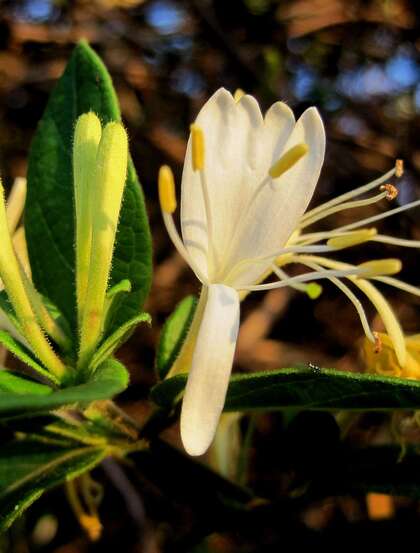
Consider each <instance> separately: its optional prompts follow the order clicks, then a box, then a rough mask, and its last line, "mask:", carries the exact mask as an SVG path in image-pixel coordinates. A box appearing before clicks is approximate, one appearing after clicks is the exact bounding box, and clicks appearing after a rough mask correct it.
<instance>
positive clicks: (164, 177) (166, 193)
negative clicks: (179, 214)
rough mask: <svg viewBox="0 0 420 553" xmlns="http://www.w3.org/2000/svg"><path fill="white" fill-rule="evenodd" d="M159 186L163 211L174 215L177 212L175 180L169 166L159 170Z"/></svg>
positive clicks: (163, 166)
mask: <svg viewBox="0 0 420 553" xmlns="http://www.w3.org/2000/svg"><path fill="white" fill-rule="evenodd" d="M158 186H159V201H160V207H161V209H162V211H164V212H165V213H169V214H171V213H173V212H174V211H175V210H176V195H175V179H174V175H173V173H172V169H171V168H170V167H169V166H168V165H162V167H161V168H160V169H159V178H158Z"/></svg>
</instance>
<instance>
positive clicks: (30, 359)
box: [0, 330, 58, 409]
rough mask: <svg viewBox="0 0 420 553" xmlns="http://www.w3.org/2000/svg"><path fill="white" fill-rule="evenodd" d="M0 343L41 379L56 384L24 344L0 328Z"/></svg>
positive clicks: (52, 376)
mask: <svg viewBox="0 0 420 553" xmlns="http://www.w3.org/2000/svg"><path fill="white" fill-rule="evenodd" d="M0 344H1V345H2V346H4V347H5V348H6V349H7V350H8V351H10V353H12V354H13V355H14V356H15V357H17V358H18V359H20V360H21V361H23V363H25V365H28V367H30V368H31V369H32V370H33V371H34V372H35V373H36V374H39V375H40V376H41V377H42V378H43V379H47V380H49V381H51V382H52V383H54V384H58V380H57V379H56V378H55V376H54V375H52V374H51V373H50V372H48V371H47V370H46V369H45V368H44V367H43V366H42V365H40V363H39V362H38V361H37V360H36V359H35V357H34V356H33V354H32V352H30V351H29V350H28V349H27V348H25V346H24V345H22V344H21V343H20V342H18V341H17V340H15V339H14V338H13V336H11V335H10V334H8V333H7V332H6V331H5V330H0ZM0 409H1V408H0Z"/></svg>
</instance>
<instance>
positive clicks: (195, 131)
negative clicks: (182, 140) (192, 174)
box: [190, 123, 204, 171]
mask: <svg viewBox="0 0 420 553" xmlns="http://www.w3.org/2000/svg"><path fill="white" fill-rule="evenodd" d="M190 130H191V140H192V165H193V169H194V171H201V170H202V169H203V167H204V133H203V129H202V128H201V127H199V126H198V125H196V124H195V123H193V124H192V125H191V127H190Z"/></svg>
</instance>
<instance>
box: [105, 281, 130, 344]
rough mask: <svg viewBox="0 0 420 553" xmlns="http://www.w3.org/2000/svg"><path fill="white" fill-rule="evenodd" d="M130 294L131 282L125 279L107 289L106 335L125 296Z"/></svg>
mask: <svg viewBox="0 0 420 553" xmlns="http://www.w3.org/2000/svg"><path fill="white" fill-rule="evenodd" d="M128 292H131V282H130V281H129V280H128V279H127V278H125V279H124V280H122V281H121V282H118V284H115V285H114V286H111V288H109V290H108V292H107V294H106V298H105V316H104V320H105V322H104V333H105V335H107V334H108V329H110V328H112V325H113V322H114V320H115V315H116V313H117V312H118V309H119V308H120V306H121V303H122V301H123V299H124V297H125V295H126V294H127V293H128Z"/></svg>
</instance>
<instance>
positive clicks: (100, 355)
mask: <svg viewBox="0 0 420 553" xmlns="http://www.w3.org/2000/svg"><path fill="white" fill-rule="evenodd" d="M150 322H151V317H150V315H149V314H148V313H140V315H137V317H133V318H132V319H130V320H129V321H127V322H126V323H124V324H123V325H121V326H120V327H119V328H118V329H117V330H116V331H115V332H114V333H113V334H111V336H109V337H108V338H106V339H105V340H104V341H103V342H102V343H101V345H100V346H99V347H98V349H97V350H96V351H95V353H94V355H93V357H92V361H91V363H90V365H89V369H90V370H91V371H92V372H93V371H94V370H95V369H96V368H97V367H98V366H99V365H100V364H101V363H103V362H104V361H105V360H106V359H108V358H109V357H111V355H112V354H113V353H114V351H115V350H116V349H117V348H119V347H120V346H121V345H122V344H123V343H124V342H125V341H126V340H127V339H128V337H129V336H130V335H131V332H132V331H133V330H134V327H136V326H137V325H138V324H140V323H148V324H150Z"/></svg>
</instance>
